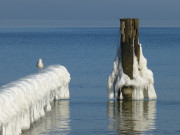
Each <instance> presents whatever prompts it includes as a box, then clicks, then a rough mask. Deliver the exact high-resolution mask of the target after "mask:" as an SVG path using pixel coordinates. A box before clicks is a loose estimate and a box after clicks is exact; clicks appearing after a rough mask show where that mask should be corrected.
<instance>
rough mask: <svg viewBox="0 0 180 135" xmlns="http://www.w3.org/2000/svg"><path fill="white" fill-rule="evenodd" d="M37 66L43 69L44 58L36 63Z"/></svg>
mask: <svg viewBox="0 0 180 135" xmlns="http://www.w3.org/2000/svg"><path fill="white" fill-rule="evenodd" d="M36 67H37V68H38V69H39V70H41V69H42V68H44V64H43V62H42V59H41V58H40V59H39V60H38V62H37V64H36Z"/></svg>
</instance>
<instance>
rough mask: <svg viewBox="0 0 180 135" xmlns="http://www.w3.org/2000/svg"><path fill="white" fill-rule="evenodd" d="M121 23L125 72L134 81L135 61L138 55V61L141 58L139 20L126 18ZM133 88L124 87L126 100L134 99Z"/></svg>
mask: <svg viewBox="0 0 180 135" xmlns="http://www.w3.org/2000/svg"><path fill="white" fill-rule="evenodd" d="M120 21H121V58H122V68H123V72H124V73H125V74H126V75H128V76H129V78H130V79H133V61H134V56H135V55H136V57H137V61H138V62H139V58H140V56H139V55H140V45H139V43H138V38H139V19H138V18H124V19H120ZM132 87H133V86H123V87H122V90H121V91H122V94H123V97H124V99H131V98H132Z"/></svg>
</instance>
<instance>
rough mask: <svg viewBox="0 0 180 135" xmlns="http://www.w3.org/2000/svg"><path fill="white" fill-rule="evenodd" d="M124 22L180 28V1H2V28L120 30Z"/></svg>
mask: <svg viewBox="0 0 180 135" xmlns="http://www.w3.org/2000/svg"><path fill="white" fill-rule="evenodd" d="M120 18H139V19H140V26H141V27H159V26H161V27H180V0H0V27H3V26H42V27H43V26H52V27H55V26H60V27H118V26H119V19H120Z"/></svg>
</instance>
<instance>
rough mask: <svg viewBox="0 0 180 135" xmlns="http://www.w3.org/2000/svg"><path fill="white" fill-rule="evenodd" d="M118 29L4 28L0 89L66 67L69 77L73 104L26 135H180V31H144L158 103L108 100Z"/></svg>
mask: <svg viewBox="0 0 180 135" xmlns="http://www.w3.org/2000/svg"><path fill="white" fill-rule="evenodd" d="M118 32H119V28H101V29H98V28H91V29H88V28H82V29H80V28H77V29H70V28H69V29H68V28H67V29H62V28H1V29H0V76H1V77H0V85H1V86H2V85H4V84H6V83H8V82H11V81H14V80H17V79H19V78H21V77H24V76H27V75H29V74H33V73H36V72H37V69H36V67H35V65H36V62H37V60H38V59H39V58H40V57H41V58H42V59H43V61H44V64H45V66H48V65H52V64H61V65H64V66H65V67H66V68H67V69H68V71H69V72H70V74H71V82H70V94H71V97H70V100H62V101H56V102H55V103H53V104H52V106H53V109H52V111H51V112H48V113H46V116H45V117H43V118H41V119H40V120H38V121H37V122H36V123H34V124H32V127H31V129H29V130H27V131H24V132H23V135H41V134H43V135H61V134H62V135H67V134H70V135H101V134H102V135H104V134H107V135H118V134H120V135H125V134H158V135H164V134H168V135H169V134H177V135H178V134H180V128H179V125H180V28H140V43H141V44H142V47H143V53H144V56H145V57H146V58H147V60H148V67H149V68H150V69H151V70H152V71H153V73H154V79H155V89H156V92H157V96H158V99H157V100H156V101H132V102H123V101H121V102H119V101H118V102H116V101H112V100H108V99H107V92H106V91H107V90H106V82H107V78H108V76H109V74H110V73H111V71H112V67H113V60H114V57H115V53H116V44H117V42H118Z"/></svg>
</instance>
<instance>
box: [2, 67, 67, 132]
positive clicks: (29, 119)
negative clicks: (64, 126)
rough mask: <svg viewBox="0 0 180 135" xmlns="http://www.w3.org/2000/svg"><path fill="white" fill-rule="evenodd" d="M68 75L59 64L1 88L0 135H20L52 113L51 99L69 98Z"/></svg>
mask: <svg viewBox="0 0 180 135" xmlns="http://www.w3.org/2000/svg"><path fill="white" fill-rule="evenodd" d="M69 82H70V74H69V73H68V71H67V70H66V68H65V67H63V66H60V65H54V66H50V67H48V68H46V69H44V70H41V72H40V73H38V74H35V75H30V76H27V77H25V78H22V79H20V80H18V81H15V82H11V83H9V84H7V85H5V86H2V87H1V88H0V127H1V128H0V134H1V135H19V134H21V132H22V130H25V129H29V128H30V124H31V123H33V122H34V121H36V120H38V119H39V118H40V117H42V116H44V115H45V111H50V110H51V105H50V103H51V102H52V101H53V100H54V99H56V100H57V99H68V98H69Z"/></svg>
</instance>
